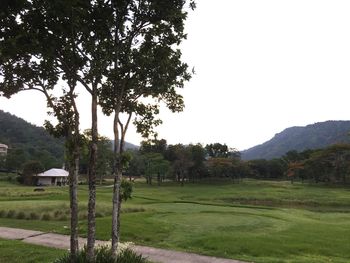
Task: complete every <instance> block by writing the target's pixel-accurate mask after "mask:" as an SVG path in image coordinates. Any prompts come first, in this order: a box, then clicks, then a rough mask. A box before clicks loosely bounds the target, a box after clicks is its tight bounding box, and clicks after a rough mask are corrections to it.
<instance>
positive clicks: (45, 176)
mask: <svg viewBox="0 0 350 263" xmlns="http://www.w3.org/2000/svg"><path fill="white" fill-rule="evenodd" d="M68 174H69V173H68V172H67V171H66V170H63V169H56V168H53V169H50V170H47V171H46V172H43V173H40V174H38V175H37V176H36V179H37V180H36V185H60V186H61V185H66V184H67V182H68Z"/></svg>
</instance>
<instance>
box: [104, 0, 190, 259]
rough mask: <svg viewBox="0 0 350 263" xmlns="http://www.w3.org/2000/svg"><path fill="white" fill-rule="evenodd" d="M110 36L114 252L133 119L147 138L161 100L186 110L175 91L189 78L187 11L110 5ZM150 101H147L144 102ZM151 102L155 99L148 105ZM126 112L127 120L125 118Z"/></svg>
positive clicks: (179, 3)
mask: <svg viewBox="0 0 350 263" xmlns="http://www.w3.org/2000/svg"><path fill="white" fill-rule="evenodd" d="M110 3H111V4H110V9H109V10H110V11H111V12H110V13H108V14H105V19H107V20H108V21H111V23H110V24H111V25H113V26H112V27H111V28H107V29H106V31H108V32H110V35H109V36H107V38H106V39H105V40H104V41H105V43H107V44H108V47H109V48H110V49H111V50H113V51H114V53H111V57H110V62H111V64H110V65H109V66H110V67H109V71H108V73H107V74H106V83H105V84H104V85H103V88H102V90H101V97H100V98H101V99H100V103H101V105H102V108H103V111H104V112H105V113H106V114H109V115H110V114H114V125H113V129H114V142H115V145H114V152H115V161H114V177H115V180H114V181H115V182H114V189H113V214H112V250H113V252H116V249H117V245H118V240H119V228H118V226H119V225H120V224H119V223H118V222H117V220H118V214H119V213H120V199H119V196H120V194H119V193H120V184H121V181H122V164H121V158H122V155H123V152H124V143H125V136H126V132H127V130H128V127H129V124H130V121H131V119H132V116H133V115H134V116H135V119H134V124H135V125H136V127H137V131H138V132H139V133H141V134H142V135H143V136H144V137H148V136H149V135H152V134H153V130H152V128H153V127H154V126H156V125H158V124H160V123H161V121H160V120H158V119H156V118H155V115H157V114H158V113H159V103H160V102H161V101H162V102H163V103H164V104H165V105H166V106H167V107H168V108H169V109H170V110H172V111H174V112H175V111H181V110H182V109H183V99H182V96H181V95H179V94H178V93H177V91H176V88H182V87H183V85H184V82H185V81H187V80H189V79H190V74H189V72H188V71H187V65H186V64H185V63H182V62H181V52H180V50H179V49H178V45H179V44H180V43H181V41H182V40H183V39H184V38H185V34H184V32H183V31H184V20H185V19H186V16H187V12H186V11H185V10H184V9H185V3H186V2H185V1H183V0H175V1H174V0H154V1H144V0H132V1H124V0H123V1H111V2H110ZM191 7H192V8H194V3H191ZM145 98H147V99H148V100H145ZM146 101H151V102H149V103H147V102H146ZM123 114H125V115H126V116H125V119H124V121H123V117H122V115H123Z"/></svg>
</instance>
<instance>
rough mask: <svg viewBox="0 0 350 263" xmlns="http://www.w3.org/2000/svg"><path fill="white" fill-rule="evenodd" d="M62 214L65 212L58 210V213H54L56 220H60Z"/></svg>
mask: <svg viewBox="0 0 350 263" xmlns="http://www.w3.org/2000/svg"><path fill="white" fill-rule="evenodd" d="M62 214H63V211H61V210H56V211H55V212H54V213H53V216H54V218H60V217H61V215H62Z"/></svg>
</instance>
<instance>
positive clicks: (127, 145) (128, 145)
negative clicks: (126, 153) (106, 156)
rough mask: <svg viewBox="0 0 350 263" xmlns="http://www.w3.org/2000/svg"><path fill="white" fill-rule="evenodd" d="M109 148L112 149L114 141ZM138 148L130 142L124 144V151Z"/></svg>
mask: <svg viewBox="0 0 350 263" xmlns="http://www.w3.org/2000/svg"><path fill="white" fill-rule="evenodd" d="M111 147H112V148H113V147H114V140H111ZM139 148H140V146H138V145H135V144H132V143H130V142H125V150H138V149H139Z"/></svg>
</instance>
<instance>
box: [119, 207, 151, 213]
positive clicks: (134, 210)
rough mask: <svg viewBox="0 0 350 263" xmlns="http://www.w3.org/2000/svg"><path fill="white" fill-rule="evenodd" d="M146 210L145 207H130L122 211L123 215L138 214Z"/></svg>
mask: <svg viewBox="0 0 350 263" xmlns="http://www.w3.org/2000/svg"><path fill="white" fill-rule="evenodd" d="M145 211H146V209H144V208H143V207H129V208H125V209H122V213H138V212H145Z"/></svg>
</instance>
